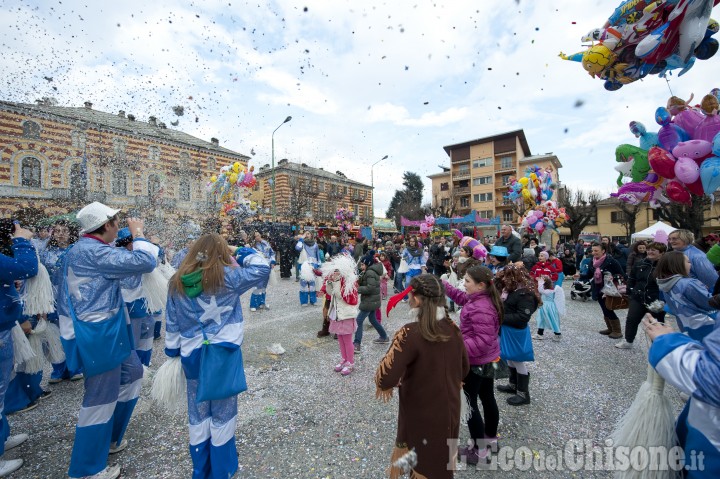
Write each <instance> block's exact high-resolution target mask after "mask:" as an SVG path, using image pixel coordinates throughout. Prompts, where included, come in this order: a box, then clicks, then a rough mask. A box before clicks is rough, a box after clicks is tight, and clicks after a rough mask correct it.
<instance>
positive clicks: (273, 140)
mask: <svg viewBox="0 0 720 479" xmlns="http://www.w3.org/2000/svg"><path fill="white" fill-rule="evenodd" d="M290 120H292V117H291V116H288V117H287V118H285V121H283V122H282V123H280V125H279V126H278V127H277V128H275V129H274V130H273V132H272V135H270V139H271V141H272V218H273V223H275V221H276V220H277V210H276V209H275V132H276V131H278V128H280V127H281V126H283V125H284V124H285V123H287V122H289V121H290Z"/></svg>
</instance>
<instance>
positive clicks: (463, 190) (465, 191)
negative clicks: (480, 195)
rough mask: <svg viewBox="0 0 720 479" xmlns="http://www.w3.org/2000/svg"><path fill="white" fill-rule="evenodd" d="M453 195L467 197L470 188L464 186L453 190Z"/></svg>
mask: <svg viewBox="0 0 720 479" xmlns="http://www.w3.org/2000/svg"><path fill="white" fill-rule="evenodd" d="M455 193H456V194H458V195H469V194H470V187H469V186H464V187H462V188H455Z"/></svg>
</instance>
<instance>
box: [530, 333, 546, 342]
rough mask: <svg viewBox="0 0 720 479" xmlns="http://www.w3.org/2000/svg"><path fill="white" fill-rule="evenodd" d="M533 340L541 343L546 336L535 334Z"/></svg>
mask: <svg viewBox="0 0 720 479" xmlns="http://www.w3.org/2000/svg"><path fill="white" fill-rule="evenodd" d="M532 338H533V339H537V340H539V341H540V340H543V339H545V336H543V335H542V334H537V333H535V334H533V337H532Z"/></svg>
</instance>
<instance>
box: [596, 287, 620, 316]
mask: <svg viewBox="0 0 720 479" xmlns="http://www.w3.org/2000/svg"><path fill="white" fill-rule="evenodd" d="M597 295H598V299H597V302H598V303H600V309H602V312H603V317H604V318H607V319H617V320H620V318H618V316H617V314H615V311H613V310H612V309H607V307H606V306H605V298H603V295H602V293H598V294H597Z"/></svg>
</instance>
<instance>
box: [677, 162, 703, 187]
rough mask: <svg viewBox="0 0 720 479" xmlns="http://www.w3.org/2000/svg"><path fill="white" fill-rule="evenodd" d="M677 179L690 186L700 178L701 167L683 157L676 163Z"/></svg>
mask: <svg viewBox="0 0 720 479" xmlns="http://www.w3.org/2000/svg"><path fill="white" fill-rule="evenodd" d="M675 177H676V178H677V179H678V180H680V181H682V182H683V183H685V184H686V185H689V184H690V183H694V182H696V181H697V180H698V178H700V167H699V166H698V164H697V163H695V161H693V160H692V159H691V158H688V157H687V156H683V157H682V158H678V160H677V161H676V162H675Z"/></svg>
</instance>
